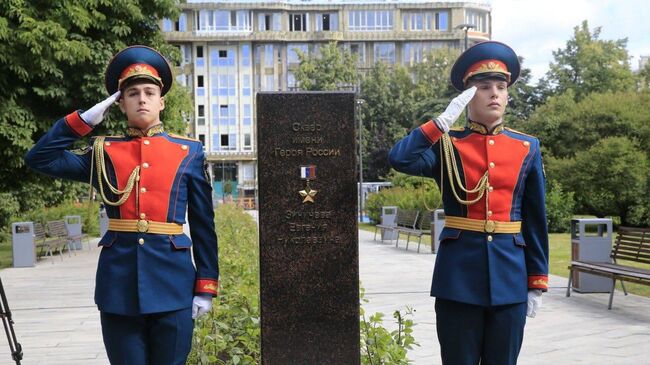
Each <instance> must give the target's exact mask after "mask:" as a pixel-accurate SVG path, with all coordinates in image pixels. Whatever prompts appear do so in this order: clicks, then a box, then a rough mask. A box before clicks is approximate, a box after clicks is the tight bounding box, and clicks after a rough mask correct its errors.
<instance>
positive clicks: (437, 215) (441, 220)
mask: <svg viewBox="0 0 650 365" xmlns="http://www.w3.org/2000/svg"><path fill="white" fill-rule="evenodd" d="M443 228H445V210H444V209H436V210H435V211H434V212H433V224H432V225H431V253H438V247H440V233H441V232H442V229H443Z"/></svg>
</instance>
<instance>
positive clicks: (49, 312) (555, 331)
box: [0, 231, 650, 365]
mask: <svg viewBox="0 0 650 365" xmlns="http://www.w3.org/2000/svg"><path fill="white" fill-rule="evenodd" d="M372 238H373V234H372V233H370V232H366V231H360V232H359V251H360V277H361V285H362V286H363V287H364V288H365V290H366V299H367V300H369V302H368V303H366V304H365V305H364V308H365V310H366V313H367V314H371V313H375V312H383V313H385V319H384V323H385V325H386V326H387V327H391V326H392V319H393V318H392V313H393V311H394V310H396V309H404V308H405V307H406V306H409V307H412V308H413V309H414V310H415V312H414V320H415V322H416V323H417V325H416V326H415V328H414V335H415V338H416V340H417V341H418V342H419V343H420V346H419V347H416V348H415V349H413V350H412V351H410V352H409V358H410V359H412V360H413V363H414V364H416V365H431V364H440V360H439V359H440V357H439V356H440V355H439V353H440V349H439V346H438V342H437V338H436V333H435V315H434V309H433V304H434V299H433V298H431V297H430V296H429V288H430V285H431V275H432V273H433V264H434V260H435V255H432V254H430V253H425V251H426V248H423V249H422V250H421V253H417V252H415V250H416V247H417V246H414V245H411V246H410V247H409V251H406V250H405V249H404V246H405V245H404V242H403V241H402V243H401V244H400V247H399V248H395V246H394V245H393V244H390V243H388V242H387V243H384V244H382V243H379V242H375V241H373V240H372ZM84 246H85V245H84ZM99 252H100V250H99V249H97V248H94V249H92V250H90V251H89V250H88V249H84V250H82V251H77V254H76V255H73V256H72V257H68V256H67V255H64V257H63V261H61V260H60V258H59V257H57V256H55V257H54V259H53V260H52V259H49V258H48V259H44V260H41V261H39V262H38V264H37V266H36V267H33V268H20V269H13V268H11V269H4V270H2V271H0V277H1V278H2V281H3V284H4V286H5V290H6V293H7V297H8V300H9V307H10V309H11V310H12V313H13V318H14V321H15V329H16V335H17V337H18V341H19V342H20V343H21V344H22V345H23V349H24V353H25V358H24V360H23V362H22V364H24V365H63V364H65V365H77V364H78V365H81V364H83V365H107V364H108V360H107V357H106V352H105V350H104V346H103V343H102V338H101V328H100V324H99V312H98V311H97V308H96V307H95V305H94V302H93V292H94V285H95V282H94V280H95V269H96V265H97V258H98V255H99ZM52 262H53V263H52ZM565 290H566V279H564V278H560V277H557V276H551V289H550V290H549V292H548V293H546V294H545V295H544V297H543V298H544V305H543V308H542V309H541V311H540V313H539V314H538V315H537V318H533V319H529V320H528V324H527V326H526V335H525V336H526V337H525V339H524V345H523V348H522V352H521V356H520V361H519V364H520V365H542V364H544V365H548V364H553V365H564V364H590V365H630V364H634V365H637V364H641V365H644V364H650V298H643V297H639V296H635V295H628V296H624V295H623V293H622V292H617V293H616V297H615V298H614V308H613V310H611V311H608V310H607V301H608V295H607V294H579V293H573V294H572V295H571V297H570V298H566V297H565V296H564V295H565ZM0 332H1V331H0ZM2 336H3V335H2V334H0V337H2ZM12 363H13V362H12V361H11V357H10V355H9V349H8V346H7V343H6V341H5V340H4V339H2V338H0V364H12Z"/></svg>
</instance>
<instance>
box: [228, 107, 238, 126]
mask: <svg viewBox="0 0 650 365" xmlns="http://www.w3.org/2000/svg"><path fill="white" fill-rule="evenodd" d="M228 123H229V124H230V125H231V126H237V107H236V106H235V104H229V105H228Z"/></svg>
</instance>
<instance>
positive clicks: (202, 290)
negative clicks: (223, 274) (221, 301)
mask: <svg viewBox="0 0 650 365" xmlns="http://www.w3.org/2000/svg"><path fill="white" fill-rule="evenodd" d="M218 289H219V280H214V279H197V280H196V284H195V285H194V294H197V295H198V294H210V295H212V296H213V297H216V296H217V294H218Z"/></svg>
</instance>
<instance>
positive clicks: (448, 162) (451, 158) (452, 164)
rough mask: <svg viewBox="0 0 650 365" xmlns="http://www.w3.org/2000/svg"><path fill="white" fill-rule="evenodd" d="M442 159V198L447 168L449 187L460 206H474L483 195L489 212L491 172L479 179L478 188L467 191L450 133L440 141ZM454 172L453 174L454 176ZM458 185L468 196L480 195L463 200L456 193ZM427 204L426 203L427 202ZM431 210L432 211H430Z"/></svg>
mask: <svg viewBox="0 0 650 365" xmlns="http://www.w3.org/2000/svg"><path fill="white" fill-rule="evenodd" d="M440 158H441V159H442V160H443V161H441V166H440V196H441V197H442V196H443V195H444V186H445V184H444V180H443V177H444V174H443V170H444V167H445V166H446V167H447V176H448V178H449V186H451V191H452V193H453V194H454V198H456V201H458V202H459V203H460V204H463V205H472V204H475V203H476V202H478V201H479V200H481V198H483V195H485V196H486V198H485V208H486V210H485V211H486V212H487V207H488V198H487V197H488V196H487V195H486V194H485V191H486V190H487V189H488V188H489V186H490V184H489V180H488V178H489V172H488V171H487V170H486V171H485V173H484V174H483V176H482V177H481V178H480V179H479V181H478V182H477V183H476V186H475V187H474V188H472V189H467V188H466V187H465V186H464V185H463V182H462V180H461V178H460V174H459V172H458V166H457V165H456V153H455V152H454V146H453V144H452V142H451V138H450V137H449V133H445V134H443V135H442V137H441V140H440ZM452 171H453V174H452ZM454 177H455V178H454ZM456 185H458V186H459V187H460V189H461V190H462V191H464V192H465V193H468V194H473V193H478V196H477V197H476V198H475V199H472V200H463V199H461V198H460V196H458V193H457V192H456ZM425 203H426V202H425ZM427 209H428V207H427ZM429 210H430V209H429Z"/></svg>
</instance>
